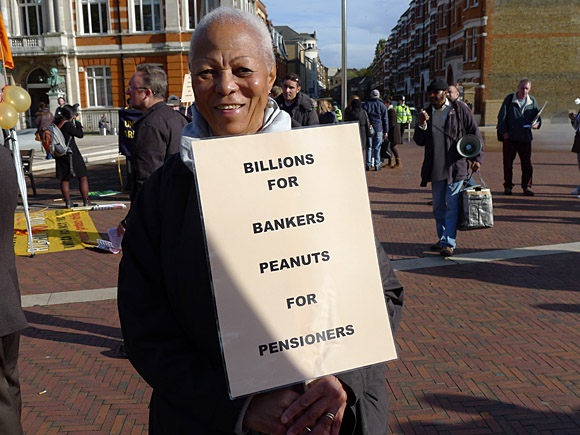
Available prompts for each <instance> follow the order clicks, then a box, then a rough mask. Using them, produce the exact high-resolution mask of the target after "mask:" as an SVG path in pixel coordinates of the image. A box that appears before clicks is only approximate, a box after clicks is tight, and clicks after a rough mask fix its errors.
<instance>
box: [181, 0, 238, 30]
mask: <svg viewBox="0 0 580 435" xmlns="http://www.w3.org/2000/svg"><path fill="white" fill-rule="evenodd" d="M183 5H184V10H185V8H187V13H186V14H185V15H186V21H185V28H186V29H187V30H194V29H195V28H196V27H197V25H198V24H199V22H200V21H201V19H202V18H203V17H204V16H205V15H206V14H207V13H208V11H209V10H210V9H211V10H213V9H215V8H216V7H217V6H219V3H218V4H217V5H216V0H184V2H183ZM192 5H193V11H192V10H191V6H192ZM198 5H201V8H200V11H199V14H198V12H197V8H198ZM248 7H249V6H248ZM192 14H193V22H194V25H193V27H192V26H191V25H190V23H189V17H191V16H192ZM198 15H199V16H198Z"/></svg>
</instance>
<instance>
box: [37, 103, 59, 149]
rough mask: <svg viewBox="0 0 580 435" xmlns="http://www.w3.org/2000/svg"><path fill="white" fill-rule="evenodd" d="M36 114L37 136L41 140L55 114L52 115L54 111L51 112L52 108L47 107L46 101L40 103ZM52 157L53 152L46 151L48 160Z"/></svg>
mask: <svg viewBox="0 0 580 435" xmlns="http://www.w3.org/2000/svg"><path fill="white" fill-rule="evenodd" d="M34 115H35V118H34V125H36V133H35V137H36V140H38V141H39V142H40V141H42V137H43V134H44V130H46V129H47V128H48V126H49V125H50V124H52V122H53V120H54V116H53V115H52V113H50V109H49V108H48V107H46V103H45V102H44V101H41V102H40V103H38V110H37V111H36V113H35V114H34ZM45 151H46V150H45ZM50 159H52V154H50V152H48V151H46V160H50Z"/></svg>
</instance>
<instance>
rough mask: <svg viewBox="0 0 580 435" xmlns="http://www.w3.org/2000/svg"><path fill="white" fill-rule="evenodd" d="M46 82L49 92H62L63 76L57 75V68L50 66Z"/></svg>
mask: <svg viewBox="0 0 580 435" xmlns="http://www.w3.org/2000/svg"><path fill="white" fill-rule="evenodd" d="M46 82H47V83H48V84H49V86H50V91H49V92H55V93H58V92H64V89H65V84H64V77H61V76H59V75H58V70H57V69H56V68H52V69H51V70H50V77H48V79H47V80H46Z"/></svg>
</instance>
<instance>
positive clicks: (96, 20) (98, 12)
mask: <svg viewBox="0 0 580 435" xmlns="http://www.w3.org/2000/svg"><path fill="white" fill-rule="evenodd" d="M81 8H82V13H83V21H82V22H83V30H82V33H85V34H91V33H107V30H109V14H108V13H107V0H82V2H81Z"/></svg>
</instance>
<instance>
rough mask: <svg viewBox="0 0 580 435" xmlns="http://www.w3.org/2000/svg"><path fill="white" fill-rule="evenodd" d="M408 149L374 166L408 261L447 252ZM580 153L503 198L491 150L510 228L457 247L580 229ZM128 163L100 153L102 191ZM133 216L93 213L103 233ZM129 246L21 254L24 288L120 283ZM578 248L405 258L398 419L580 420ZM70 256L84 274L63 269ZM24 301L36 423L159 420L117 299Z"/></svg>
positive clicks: (544, 428)
mask: <svg viewBox="0 0 580 435" xmlns="http://www.w3.org/2000/svg"><path fill="white" fill-rule="evenodd" d="M399 149H400V152H401V154H402V157H403V162H404V167H403V168H401V169H397V170H394V169H393V170H391V169H385V170H382V171H379V172H377V173H369V174H367V180H368V185H369V195H370V199H371V208H372V212H373V222H374V225H375V230H376V233H377V234H378V236H379V239H380V240H381V242H382V243H383V246H384V247H385V249H386V251H387V253H388V255H389V256H390V257H391V258H392V259H393V260H400V259H413V258H421V257H430V256H435V255H436V253H431V252H428V251H427V246H428V245H429V244H431V243H433V241H434V235H435V226H434V222H433V219H432V216H431V208H430V206H428V205H427V201H428V200H429V199H430V191H429V189H424V188H420V187H418V185H419V171H420V165H421V160H422V150H421V149H420V148H418V147H415V146H414V145H410V144H405V145H403V146H400V147H399ZM573 157H574V156H573V155H571V154H570V153H569V152H534V155H533V161H534V164H535V171H534V182H535V185H534V190H535V191H536V194H537V195H536V196H535V197H533V198H528V197H523V196H521V194H520V193H519V191H518V189H517V188H516V189H515V190H514V193H515V194H514V196H512V197H504V196H503V195H501V192H502V190H503V188H502V186H501V183H502V176H501V154H500V153H492V152H490V153H487V154H486V156H485V161H484V166H483V171H484V172H483V173H484V178H485V180H486V182H487V183H488V185H489V186H490V187H491V189H492V192H493V193H494V207H495V217H496V226H495V227H494V228H493V229H488V230H482V231H472V232H460V233H459V235H458V248H457V251H456V253H457V254H465V253H476V252H483V251H488V250H497V249H508V248H525V247H528V246H539V245H548V244H554V243H571V242H578V241H579V236H580V232H579V230H578V229H579V228H580V227H579V225H578V224H580V213H579V212H580V200H578V199H577V198H576V197H574V196H572V195H569V191H570V190H572V189H573V188H575V187H577V185H578V184H579V180H580V174H579V173H578V169H577V166H576V164H575V161H574V158H573ZM116 170H117V169H116V166H114V165H100V166H91V167H90V170H89V181H90V182H91V189H92V190H104V189H107V188H116V187H114V186H113V187H111V186H109V185H107V182H106V180H116V179H117V178H116V177H117V175H116ZM518 170H519V166H518V165H517V164H516V167H515V173H516V174H518ZM517 176H519V175H517ZM35 178H36V181H37V184H38V185H39V197H38V198H36V199H33V200H32V202H33V204H34V205H35V206H38V207H41V206H45V205H47V204H48V205H51V206H52V204H54V202H53V201H52V200H53V199H54V198H57V197H58V196H59V192H58V184H57V181H56V180H54V179H53V175H52V174H50V173H47V174H44V175H43V174H39V175H35ZM93 180H95V182H94V185H93ZM73 188H76V187H73ZM120 198H121V199H125V200H126V199H127V196H126V195H121V197H120ZM124 214H125V211H123V210H120V211H107V212H105V211H103V212H91V217H92V219H93V221H94V222H95V225H96V227H97V229H98V230H99V232H100V233H102V234H104V233H105V232H106V229H107V228H110V227H113V226H116V223H117V222H118V221H119V220H120V219H121V218H122V217H123V216H124ZM119 260H120V256H115V255H112V254H104V253H99V252H97V251H94V250H88V249H85V250H80V251H75V252H74V253H72V252H67V253H56V254H39V255H37V256H36V257H35V258H28V257H18V258H17V268H18V272H19V278H20V283H21V288H22V293H23V294H39V293H47V292H62V291H71V290H83V289H96V288H107V287H115V286H116V279H117V268H118V263H119ZM579 261H580V254H579V253H566V254H556V255H546V256H541V257H527V258H516V259H510V260H506V261H492V262H487V263H472V264H463V265H454V266H448V267H437V268H425V269H415V270H409V271H404V272H403V271H400V272H397V276H398V277H399V279H400V281H401V282H402V284H403V285H404V286H405V288H406V300H405V310H404V318H403V322H402V324H401V327H400V329H399V331H398V333H397V347H398V354H399V358H400V359H399V360H397V361H393V362H389V363H388V364H387V366H388V372H387V377H388V382H387V388H388V389H389V392H390V409H391V413H390V418H389V431H390V433H397V434H413V433H421V434H437V433H446V434H447V433H451V434H460V433H466V434H467V433H469V434H474V433H522V434H523V433H526V434H528V433H567V434H569V433H574V432H579V431H580V417H579V415H578V410H579V409H580V375H579V373H580V349H579V347H580V345H579V343H580V331H579V329H578V319H579V317H578V316H579V314H580V308H579V307H580V291H579V290H580V286H579V284H578V283H579V282H580V272H578V267H577V265H578V262H579ZM61 265H64V267H65V268H67V270H72V271H74V273H72V272H71V273H70V274H69V275H68V276H65V274H63V273H58V272H56V270H59V269H57V268H58V267H61ZM25 311H26V315H27V318H28V319H29V323H30V328H28V329H27V330H25V331H24V333H23V337H22V344H21V358H20V373H21V381H22V392H23V407H24V409H23V425H24V428H25V431H26V433H31V434H32V433H34V434H36V433H43V434H45V433H46V434H48V433H66V432H65V431H68V432H69V433H75V432H78V433H102V434H108V433H123V434H125V433H146V432H147V419H148V410H147V404H148V401H149V398H150V395H151V389H150V388H149V387H148V386H147V385H146V383H145V382H144V381H143V380H142V379H141V378H140V376H139V375H138V374H137V373H136V372H135V370H134V369H133V368H132V366H131V365H130V363H129V362H128V361H127V360H125V359H121V358H119V354H118V348H119V345H120V343H121V341H120V340H121V331H120V328H119V320H118V316H117V312H116V301H114V300H109V301H100V302H86V303H77V304H62V305H54V306H43V307H29V308H26V310H25ZM44 390H47V391H46V393H44V394H42V395H39V394H38V393H39V392H42V391H44ZM81 430H86V431H87V432H81Z"/></svg>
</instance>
